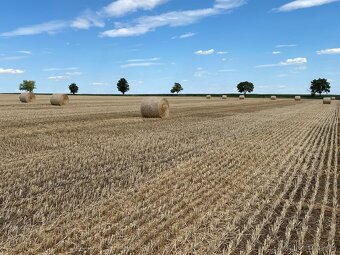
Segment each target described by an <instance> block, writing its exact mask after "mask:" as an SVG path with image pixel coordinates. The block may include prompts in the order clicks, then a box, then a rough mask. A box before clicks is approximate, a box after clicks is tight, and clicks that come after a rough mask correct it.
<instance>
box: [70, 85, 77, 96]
mask: <svg viewBox="0 0 340 255" xmlns="http://www.w3.org/2000/svg"><path fill="white" fill-rule="evenodd" d="M68 88H69V90H70V92H71V93H72V94H73V95H74V94H76V93H78V90H79V87H78V86H77V84H75V83H72V84H71V85H70V86H68Z"/></svg>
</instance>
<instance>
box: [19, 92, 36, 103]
mask: <svg viewBox="0 0 340 255" xmlns="http://www.w3.org/2000/svg"><path fill="white" fill-rule="evenodd" d="M19 99H20V102H22V103H31V102H32V101H33V100H34V99H35V95H34V94H33V93H31V92H24V93H21V94H20V96H19Z"/></svg>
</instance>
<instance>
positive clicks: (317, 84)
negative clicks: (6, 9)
mask: <svg viewBox="0 0 340 255" xmlns="http://www.w3.org/2000/svg"><path fill="white" fill-rule="evenodd" d="M68 88H69V90H70V93H71V94H73V95H75V94H77V93H78V91H79V87H78V85H77V84H76V83H72V84H70V85H69V87H68ZM236 88H237V91H238V92H239V93H242V94H244V95H246V94H247V93H252V92H253V91H254V88H255V86H254V84H253V83H252V82H249V81H243V82H240V83H239V84H237V86H236ZM34 89H36V84H35V81H31V80H24V81H23V82H22V83H20V85H19V90H23V91H28V92H33V91H34ZM117 90H118V91H119V92H121V93H122V94H123V95H125V93H126V92H128V91H129V90H130V85H129V83H128V81H127V80H126V79H125V78H121V79H120V80H119V81H118V82H117ZM182 90H183V87H182V85H181V84H180V83H178V82H175V84H174V85H173V87H172V88H171V90H170V92H171V93H172V94H174V93H177V94H178V93H179V92H181V91H182ZM309 90H310V93H311V95H312V96H315V95H316V94H319V95H320V96H321V94H322V93H329V92H330V91H331V85H330V82H328V81H327V79H325V78H319V79H314V80H312V81H311V83H310V87H309Z"/></svg>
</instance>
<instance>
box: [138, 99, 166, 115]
mask: <svg viewBox="0 0 340 255" xmlns="http://www.w3.org/2000/svg"><path fill="white" fill-rule="evenodd" d="M140 111H141V114H142V117H143V118H162V119H164V118H168V117H169V114H170V105H169V102H168V100H167V99H165V98H157V97H149V98H145V99H144V100H143V101H142V104H141V107H140Z"/></svg>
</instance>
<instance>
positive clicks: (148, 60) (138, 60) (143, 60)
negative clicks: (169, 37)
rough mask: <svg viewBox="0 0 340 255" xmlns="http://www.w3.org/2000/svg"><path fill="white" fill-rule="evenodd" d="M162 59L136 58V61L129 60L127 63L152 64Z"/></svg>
mask: <svg viewBox="0 0 340 255" xmlns="http://www.w3.org/2000/svg"><path fill="white" fill-rule="evenodd" d="M158 60H160V58H136V59H129V60H127V62H130V63H133V62H151V61H158Z"/></svg>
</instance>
